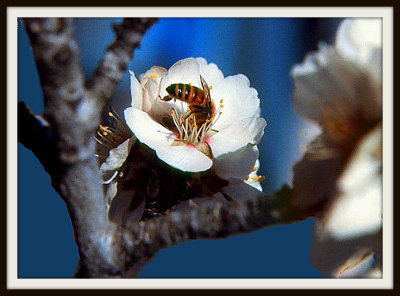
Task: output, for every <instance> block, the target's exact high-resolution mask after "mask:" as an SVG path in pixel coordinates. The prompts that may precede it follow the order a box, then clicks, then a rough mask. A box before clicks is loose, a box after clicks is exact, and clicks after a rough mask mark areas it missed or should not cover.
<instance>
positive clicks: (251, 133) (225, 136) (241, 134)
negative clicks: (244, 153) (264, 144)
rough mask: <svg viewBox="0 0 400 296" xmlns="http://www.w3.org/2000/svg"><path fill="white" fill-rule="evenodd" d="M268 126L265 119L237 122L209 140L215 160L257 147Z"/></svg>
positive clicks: (246, 119)
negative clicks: (245, 148)
mask: <svg viewBox="0 0 400 296" xmlns="http://www.w3.org/2000/svg"><path fill="white" fill-rule="evenodd" d="M266 125H267V123H266V122H265V119H264V118H260V117H250V118H245V119H242V120H239V121H235V122H234V123H232V124H231V125H230V126H228V127H227V128H225V129H224V130H221V131H219V132H218V133H216V134H215V135H214V136H212V137H210V138H209V139H208V144H209V145H210V147H211V151H212V153H213V156H214V157H215V158H219V157H220V156H221V155H223V154H226V153H230V152H235V151H237V150H239V149H242V148H244V147H246V146H247V145H257V144H258V143H259V141H260V139H261V137H262V136H263V134H264V127H265V126H266Z"/></svg>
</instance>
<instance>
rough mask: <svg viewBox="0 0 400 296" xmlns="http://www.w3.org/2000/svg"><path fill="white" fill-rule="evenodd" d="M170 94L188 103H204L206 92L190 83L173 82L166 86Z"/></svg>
mask: <svg viewBox="0 0 400 296" xmlns="http://www.w3.org/2000/svg"><path fill="white" fill-rule="evenodd" d="M166 90H167V92H168V94H169V95H170V96H172V97H173V98H175V99H177V100H181V101H183V102H186V103H188V104H195V105H203V104H204V99H205V96H204V92H203V91H202V90H201V89H200V88H198V87H195V86H193V85H190V84H183V83H177V84H171V85H170V86H168V87H167V88H166Z"/></svg>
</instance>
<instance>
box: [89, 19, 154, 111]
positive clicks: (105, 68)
mask: <svg viewBox="0 0 400 296" xmlns="http://www.w3.org/2000/svg"><path fill="white" fill-rule="evenodd" d="M156 21H157V19H154V18H149V19H146V18H139V19H124V20H123V21H122V22H121V23H114V24H113V28H114V31H115V35H116V38H115V40H114V41H113V42H112V43H111V45H110V46H109V47H108V48H107V51H106V54H105V55H104V57H103V59H102V60H101V61H100V62H99V65H98V67H97V69H96V71H95V73H94V75H93V77H92V79H91V80H90V81H89V82H88V89H90V90H91V91H93V92H94V93H95V94H96V96H95V97H96V98H97V101H98V104H99V106H100V107H101V108H103V107H104V105H105V102H104V99H103V98H109V97H110V96H111V95H112V92H113V90H114V88H115V86H116V85H117V83H118V82H119V81H120V80H121V79H122V76H123V75H124V73H125V72H126V69H127V66H128V64H129V62H130V61H131V59H132V56H133V50H134V49H135V48H137V47H138V46H139V45H140V42H141V40H142V37H143V34H144V33H145V32H146V31H147V30H148V29H149V28H150V26H151V25H153V24H154V23H155V22H156Z"/></svg>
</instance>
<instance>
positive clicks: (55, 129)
mask: <svg viewBox="0 0 400 296" xmlns="http://www.w3.org/2000/svg"><path fill="white" fill-rule="evenodd" d="M124 22H128V23H130V21H124ZM139 23H140V22H139ZM23 24H24V26H25V28H26V31H27V33H28V36H29V39H30V41H31V46H32V51H33V53H34V56H35V61H36V65H37V69H38V72H39V77H40V82H41V85H42V89H43V94H44V101H45V111H44V114H43V117H44V118H45V119H46V121H47V122H48V123H49V128H48V131H51V132H52V134H53V135H54V142H53V143H52V144H53V145H54V147H55V149H54V150H55V151H56V155H57V159H56V161H55V162H54V163H55V164H56V167H55V168H52V169H50V170H48V171H50V172H51V177H52V184H53V186H54V188H55V189H56V191H57V192H58V193H59V194H60V196H61V197H62V198H63V200H64V201H65V203H66V205H67V208H68V212H69V214H70V216H71V220H72V224H73V227H74V233H75V240H76V243H77V245H78V250H79V256H80V267H81V271H80V273H79V274H80V275H81V276H91V277H104V276H112V275H113V273H114V270H116V269H117V270H118V269H120V266H121V262H120V261H119V258H116V257H114V256H113V255H112V254H110V251H112V250H114V249H115V246H113V247H111V246H110V245H109V244H108V238H109V237H111V236H112V234H113V233H114V231H115V229H116V227H117V226H116V225H114V224H113V223H111V222H110V221H109V220H108V216H107V208H106V203H105V199H104V193H103V188H102V182H101V176H100V172H99V168H98V165H97V161H96V159H95V157H94V154H95V141H94V132H95V130H96V129H97V127H98V125H99V123H100V116H101V112H102V109H103V106H104V105H105V104H106V102H107V101H108V99H109V95H111V92H110V93H107V94H106V93H103V95H102V97H101V100H102V103H101V104H99V100H100V99H99V98H98V97H95V96H94V95H96V92H93V91H87V90H86V89H85V87H84V85H85V80H84V77H83V74H82V71H81V68H80V62H79V50H78V47H77V44H76V41H75V40H74V38H73V20H72V19H51V18H45V19H36V18H26V19H23ZM135 24H136V22H135V21H133V22H132V26H133V25H135ZM146 28H147V27H146ZM144 31H145V28H143V27H140V28H139V29H138V30H137V36H136V37H138V35H139V34H140V32H142V33H144ZM120 34H121V32H117V40H118V38H119V39H121V36H120ZM131 39H132V38H131ZM131 39H129V40H125V39H124V38H122V40H125V41H124V42H122V43H121V42H117V46H116V48H118V50H119V52H125V53H126V52H128V51H132V50H133V49H134V48H135V46H137V45H138V42H136V41H134V40H131ZM124 46H126V49H123V48H124ZM117 52H118V51H117ZM117 52H116V53H117ZM129 56H130V57H131V56H132V53H130V55H129ZM104 60H106V61H107V60H108V59H107V58H105V59H104ZM123 60H124V62H125V66H126V64H127V63H128V62H129V61H128V60H127V59H126V57H124V58H123ZM106 64H107V63H106ZM118 65H119V66H118V68H119V71H122V68H123V67H122V62H120V63H119V64H118ZM106 70H108V69H107V67H106V68H104V71H106ZM100 72H101V71H100ZM99 83H101V82H99ZM115 83H116V82H115ZM107 87H109V84H107ZM20 110H21V112H22V114H25V115H27V116H25V117H21V120H22V121H24V120H26V121H25V122H24V123H23V124H22V125H21V126H23V127H24V128H26V130H25V131H24V133H20V134H21V137H22V138H21V139H24V140H23V141H24V145H25V146H26V147H31V148H33V147H35V149H36V153H35V154H36V155H40V157H41V158H42V163H43V162H44V163H46V164H51V163H52V160H51V159H50V158H49V159H47V155H46V154H45V152H44V151H45V150H46V149H47V148H45V149H43V150H40V148H39V147H38V145H37V143H35V140H34V137H26V135H27V134H28V133H30V132H35V131H34V130H33V129H32V128H29V126H28V123H29V121H32V120H33V118H34V117H35V116H34V115H33V114H32V113H30V112H28V111H27V109H26V108H25V110H24V108H22V109H21V108H20ZM29 141H31V143H29ZM49 144H50V143H49ZM39 151H40V152H39ZM117 247H118V246H117Z"/></svg>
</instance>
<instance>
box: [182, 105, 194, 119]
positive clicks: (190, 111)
mask: <svg viewBox="0 0 400 296" xmlns="http://www.w3.org/2000/svg"><path fill="white" fill-rule="evenodd" d="M192 114H193V111H192V110H191V109H190V108H189V110H188V113H187V114H186V116H185V117H184V118H183V120H186V119H187V118H188V117H189V116H190V115H192Z"/></svg>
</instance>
